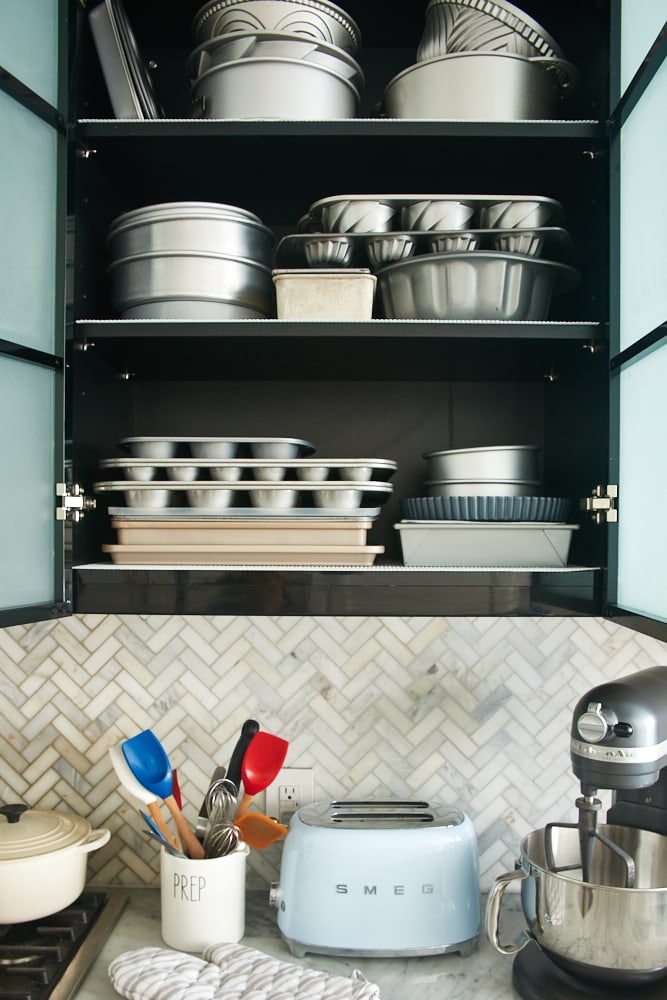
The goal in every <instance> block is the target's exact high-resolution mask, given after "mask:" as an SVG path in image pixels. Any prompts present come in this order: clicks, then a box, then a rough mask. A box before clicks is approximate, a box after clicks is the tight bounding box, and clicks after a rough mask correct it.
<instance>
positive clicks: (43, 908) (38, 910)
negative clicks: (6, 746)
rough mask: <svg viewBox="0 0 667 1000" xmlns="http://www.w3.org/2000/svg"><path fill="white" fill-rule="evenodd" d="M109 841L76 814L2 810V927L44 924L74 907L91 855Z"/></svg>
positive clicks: (106, 833) (10, 807) (104, 832)
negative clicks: (30, 921) (16, 924)
mask: <svg viewBox="0 0 667 1000" xmlns="http://www.w3.org/2000/svg"><path fill="white" fill-rule="evenodd" d="M110 836H111V834H110V831H109V830H104V829H100V830H93V829H92V827H91V825H90V823H89V822H88V821H87V820H85V819H83V817H81V816H75V815H74V814H73V813H66V812H56V811H53V810H47V809H43V810H42V809H28V807H27V806H24V805H6V806H0V924H14V923H22V922H24V921H26V920H40V919H41V918H42V917H46V916H49V915H50V914H51V913H57V912H58V910H62V909H64V908H65V907H66V906H69V905H70V903H73V902H74V900H75V899H77V897H78V896H80V895H81V893H82V892H83V889H84V885H85V881H86V862H87V858H88V855H89V854H90V852H91V851H95V850H97V848H98V847H102V846H103V845H104V844H106V842H107V841H108V839H109V837H110Z"/></svg>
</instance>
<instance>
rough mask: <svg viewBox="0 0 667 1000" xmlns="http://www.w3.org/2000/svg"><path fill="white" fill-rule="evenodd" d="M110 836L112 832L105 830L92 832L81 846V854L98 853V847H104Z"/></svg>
mask: <svg viewBox="0 0 667 1000" xmlns="http://www.w3.org/2000/svg"><path fill="white" fill-rule="evenodd" d="M110 836H111V830H106V829H104V828H102V829H100V830H91V831H90V833H89V834H88V836H87V837H86V839H85V840H84V841H83V843H81V844H79V850H80V852H81V854H90V852H91V851H96V850H97V848H98V847H104V845H105V844H106V843H107V841H108V840H109V837H110Z"/></svg>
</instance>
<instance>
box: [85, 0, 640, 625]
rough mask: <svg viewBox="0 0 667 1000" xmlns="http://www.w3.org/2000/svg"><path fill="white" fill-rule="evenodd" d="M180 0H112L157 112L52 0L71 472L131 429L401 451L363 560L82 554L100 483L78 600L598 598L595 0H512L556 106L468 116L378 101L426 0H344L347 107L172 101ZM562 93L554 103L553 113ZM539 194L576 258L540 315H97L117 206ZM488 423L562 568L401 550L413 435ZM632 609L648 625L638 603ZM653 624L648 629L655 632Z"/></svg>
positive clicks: (169, 603) (608, 58)
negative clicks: (300, 114) (62, 69)
mask: <svg viewBox="0 0 667 1000" xmlns="http://www.w3.org/2000/svg"><path fill="white" fill-rule="evenodd" d="M200 6H201V5H200V3H199V0H189V2H176V0H173V2H171V0H170V2H167V0H125V8H126V10H127V14H128V17H129V20H130V22H131V23H132V26H133V29H134V31H135V34H136V37H137V41H138V44H139V47H140V49H141V51H142V54H143V56H144V58H145V59H148V60H151V61H152V62H153V63H154V65H155V68H154V70H153V74H154V81H155V87H156V91H157V94H158V97H159V98H160V100H161V102H162V104H163V107H164V110H165V115H166V118H165V119H161V120H155V121H116V120H115V119H114V118H113V116H112V112H111V106H110V102H109V98H108V95H107V91H106V87H105V85H104V80H103V77H102V74H101V71H100V67H99V63H98V59H97V55H96V52H95V50H94V46H93V44H92V39H91V36H90V31H89V26H88V23H87V11H86V10H85V8H84V7H82V6H81V5H74V4H72V6H71V9H70V14H71V17H72V18H73V25H72V31H71V37H72V40H73V44H72V51H71V67H72V72H71V81H72V90H71V99H72V123H71V126H70V150H71V159H70V199H71V201H70V205H71V209H72V212H73V214H74V217H75V246H76V254H75V269H74V301H73V304H72V315H71V322H70V324H69V326H68V366H69V375H70V378H69V382H68V385H69V396H68V401H69V404H70V405H69V411H68V412H69V417H70V429H71V440H72V454H71V468H72V479H73V481H74V482H76V483H78V484H80V485H81V486H82V487H83V488H84V489H85V490H86V491H87V492H88V493H89V492H90V489H91V485H92V484H93V483H94V482H95V481H96V480H97V479H99V478H100V474H99V461H100V460H101V459H102V458H106V457H110V456H113V455H114V454H116V453H117V451H116V444H117V442H118V440H119V439H120V438H123V437H127V436H136V435H142V436H143V435H146V436H151V435H167V436H169V435H173V436H185V437H187V436H214V435H237V436H262V435H266V434H267V433H270V434H271V435H281V436H283V435H284V436H290V437H302V438H306V439H308V440H311V441H313V442H314V443H315V444H316V446H317V451H318V454H320V455H322V456H359V457H366V456H369V455H372V456H376V457H383V458H392V459H394V460H396V461H397V463H398V473H397V475H396V476H395V477H394V479H393V483H394V496H393V498H392V500H391V501H390V502H389V503H388V504H387V505H386V506H385V507H384V508H383V511H382V514H381V516H380V518H379V519H378V521H377V523H376V524H375V525H374V527H373V529H372V532H371V534H370V536H369V542H370V543H371V544H382V545H384V546H385V549H386V553H385V558H384V560H382V561H381V562H379V563H378V564H377V565H376V566H374V567H372V568H370V569H368V570H359V571H352V570H349V569H340V570H328V571H316V570H298V571H297V570H285V571H277V570H270V571H269V570H262V569H257V570H253V571H239V570H238V569H235V568H230V569H227V570H225V569H217V568H214V567H212V568H204V567H200V568H196V569H184V568H183V569H178V570H172V569H168V568H166V569H158V568H155V569H150V570H148V569H141V568H137V569H133V568H131V567H114V566H111V565H110V564H107V563H105V562H104V561H103V557H102V555H101V545H102V544H103V543H104V542H110V541H113V540H114V539H113V537H112V533H111V529H110V524H109V517H108V515H107V513H106V501H105V500H104V498H103V495H100V496H98V497H97V509H96V510H94V511H90V512H88V513H86V516H85V518H83V519H82V520H81V521H79V522H78V523H77V524H75V525H73V527H72V531H71V536H72V540H71V545H72V551H71V556H72V564H73V571H72V583H73V594H72V595H71V599H70V600H69V601H68V602H67V603H66V606H67V607H68V608H69V610H74V611H77V612H99V613H103V612H113V613H158V614H170V613H191V614H197V613H206V614H244V613H246V614H294V615H300V614H322V615H326V614H330V615H338V614H345V615H355V614H356V615H375V614H378V615H437V614H442V615H458V614H462V615H477V614H480V615H505V614H507V615H527V614H603V613H605V611H606V593H607V588H606V567H607V547H608V538H607V534H608V527H607V525H606V524H604V523H596V521H594V520H593V518H592V517H591V516H590V514H588V513H585V512H583V511H580V510H579V503H580V501H581V500H582V499H583V498H586V497H587V496H589V495H590V494H591V491H592V490H593V489H594V487H595V486H596V485H597V484H606V483H607V482H608V481H609V477H608V469H609V431H610V423H609V415H608V414H609V410H608V407H609V370H610V319H611V317H610V301H612V296H611V290H610V266H609V249H608V248H609V241H610V239H611V238H612V236H613V234H612V232H611V230H610V210H609V204H610V148H611V141H610V126H609V118H610V113H609V107H610V99H609V93H610V73H609V67H610V65H611V62H612V55H613V53H612V52H611V51H610V49H611V39H612V37H613V32H612V9H613V4H611V3H609V2H606V0H587V2H585V3H581V0H560V2H555V0H542V2H539V0H532V2H531V0H526V2H524V3H523V4H522V8H523V9H524V10H525V11H526V12H527V13H529V14H530V15H532V16H533V17H534V18H535V19H536V20H537V21H538V22H539V23H540V24H542V25H543V26H544V27H545V28H546V29H547V31H548V32H549V33H550V34H551V35H552V36H553V37H554V38H555V39H557V41H558V42H559V43H560V45H561V47H562V48H563V49H564V51H565V53H566V55H567V57H568V59H570V60H571V61H572V62H573V63H574V64H575V65H576V66H577V67H578V69H579V72H580V81H579V86H578V88H577V89H576V91H575V92H574V93H573V94H572V95H571V96H569V97H568V98H567V101H566V102H564V103H563V116H564V117H563V118H562V119H561V120H553V121H539V122H526V121H522V122H505V123H503V122H501V123H491V122H489V123H473V122H464V121H427V120H419V121H413V120H390V119H386V118H383V117H382V116H381V110H380V106H381V101H382V94H383V90H384V87H385V85H386V84H387V83H388V82H389V80H390V79H391V78H392V77H393V76H394V75H395V74H396V73H398V72H399V71H400V70H401V69H403V68H405V67H407V66H408V65H410V64H412V63H413V62H414V61H415V52H416V48H417V44H418V42H419V37H420V34H421V30H422V27H423V23H424V13H425V9H426V0H420V2H418V3H413V4H404V3H403V4H400V3H398V2H393V0H392V2H386V0H347V2H345V3H344V4H343V6H344V7H345V10H346V11H347V12H348V13H349V14H350V15H351V16H352V17H353V18H354V19H355V20H356V22H357V24H358V25H359V27H360V29H361V35H362V39H363V43H362V48H361V51H360V54H359V61H360V63H361V65H362V68H363V70H364V73H365V77H366V86H365V92H364V99H363V101H364V103H363V105H362V108H361V117H359V118H356V119H350V120H337V121H307V122H303V121H273V120H265V121H256V122H253V121H207V120H192V119H188V114H189V86H188V80H187V74H186V71H185V65H186V61H187V57H188V55H189V52H190V51H191V47H192V42H191V27H192V21H193V18H194V16H195V14H196V12H197V10H198V9H199V7H200ZM565 116H566V117H565ZM376 192H384V193H388V192H396V193H403V192H417V193H419V192H424V193H427V192H430V193H433V192H440V193H451V192H467V193H490V194H502V193H512V194H539V195H546V196H548V197H551V198H555V199H557V200H558V201H560V202H561V203H562V204H563V206H564V211H565V222H564V225H565V226H566V228H567V229H568V231H569V232H570V234H571V236H572V239H573V242H574V247H575V259H574V261H573V263H574V265H575V266H576V267H577V269H578V270H579V271H580V273H581V281H580V283H579V285H578V286H577V288H576V289H574V290H572V291H570V292H568V293H566V294H563V295H561V296H555V297H554V300H553V305H552V309H551V314H550V319H549V321H548V322H545V323H524V324H521V323H520V324H513V323H493V322H490V323H489V322H487V323H479V324H477V323H465V324H464V323H456V322H450V323H446V322H436V321H409V322H408V321H395V320H382V319H373V320H371V321H368V322H360V323H333V322H332V323H303V322H301V323H298V324H297V323H289V322H284V321H278V320H270V319H269V320H257V321H255V320H243V321H229V322H224V323H211V322H196V321H190V322H187V323H183V322H170V321H151V322H142V321H122V320H117V319H114V318H113V313H112V309H111V304H110V299H109V285H108V280H107V275H106V268H107V265H108V259H107V256H106V249H105V235H106V231H107V227H108V225H109V223H110V221H111V220H112V219H113V218H115V217H116V216H117V215H118V214H120V213H121V212H124V211H128V210H131V209H133V208H137V207H140V206H143V205H149V204H155V203H159V202H163V201H178V200H202V201H218V202H225V203H228V204H234V205H238V206H241V207H243V208H246V209H248V210H250V211H252V212H255V213H256V214H257V215H259V216H260V218H261V219H262V221H263V222H264V223H266V224H267V225H268V226H270V227H271V228H272V229H273V230H274V232H275V233H276V234H277V235H278V236H280V235H284V234H286V233H289V232H294V231H296V225H297V221H298V219H299V218H300V217H301V216H302V215H303V213H304V212H305V211H306V210H307V208H308V206H309V205H310V204H311V203H312V202H314V201H316V200H317V199H319V198H322V197H326V196H328V195H334V194H345V193H376ZM509 442H517V443H531V444H538V445H540V446H541V448H542V452H541V454H542V457H543V479H544V491H545V493H546V494H547V495H558V496H567V497H569V498H570V499H571V501H572V506H573V511H574V515H575V516H574V517H572V520H573V521H575V522H576V523H578V524H579V525H580V527H579V530H578V531H577V532H575V535H574V540H573V545H572V549H571V554H570V563H571V566H570V567H568V569H567V570H563V571H558V572H553V573H546V572H530V571H525V570H513V571H496V572H484V571H481V570H475V569H474V568H471V569H470V570H465V571H436V570H414V569H406V568H404V567H402V566H401V565H400V549H399V544H398V538H397V532H396V531H395V530H394V527H393V525H394V524H395V522H396V521H397V520H399V517H400V514H399V509H398V500H399V498H400V497H407V496H416V495H420V493H421V492H423V491H422V489H421V482H422V481H423V479H424V477H425V468H424V461H423V458H422V454H423V452H425V451H428V450H433V449H438V448H445V447H467V446H477V445H481V444H485V445H493V444H505V443H509ZM634 624H635V625H636V626H637V627H640V628H645V629H647V630H650V629H652V628H653V626H652V625H651V624H650V623H645V622H644V621H643V620H642V619H640V618H639V619H637V620H635V621H634ZM659 631H660V630H659V627H658V633H659Z"/></svg>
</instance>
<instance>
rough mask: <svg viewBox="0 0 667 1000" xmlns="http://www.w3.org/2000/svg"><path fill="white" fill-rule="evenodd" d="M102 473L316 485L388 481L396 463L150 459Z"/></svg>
mask: <svg viewBox="0 0 667 1000" xmlns="http://www.w3.org/2000/svg"><path fill="white" fill-rule="evenodd" d="M100 468H101V469H111V470H120V471H122V473H123V475H124V476H125V478H126V479H135V480H140V481H144V482H150V481H151V480H153V479H155V478H160V476H159V475H158V473H162V478H164V476H166V477H167V479H172V480H179V479H180V480H184V479H187V480H192V481H194V480H196V479H200V478H205V477H206V476H208V477H210V478H211V479H213V480H219V481H223V482H236V481H237V480H239V479H241V478H242V477H243V476H245V477H246V479H247V478H248V477H251V478H254V479H260V480H269V481H271V482H274V481H277V480H278V481H279V480H281V479H284V478H285V476H286V474H287V472H291V473H294V474H295V475H296V477H297V479H300V480H304V481H309V480H310V481H313V482H320V481H322V482H324V481H327V480H335V479H336V478H338V479H344V480H348V481H350V482H359V483H364V482H368V481H369V480H372V479H381V480H386V479H390V478H391V476H393V475H394V473H395V472H396V469H397V464H396V462H393V461H391V460H390V459H378V458H340V459H306V458H302V459H264V460H261V459H254V458H232V459H228V460H226V461H225V460H222V459H215V458H196V459H195V458H172V459H170V460H168V461H166V462H164V463H160V462H156V460H155V459H150V458H107V459H103V460H102V461H101V462H100Z"/></svg>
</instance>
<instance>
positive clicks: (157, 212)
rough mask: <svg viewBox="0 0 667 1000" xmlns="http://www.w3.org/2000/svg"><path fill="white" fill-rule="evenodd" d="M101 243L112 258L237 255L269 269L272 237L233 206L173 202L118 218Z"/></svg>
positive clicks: (267, 229) (254, 217)
mask: <svg viewBox="0 0 667 1000" xmlns="http://www.w3.org/2000/svg"><path fill="white" fill-rule="evenodd" d="M106 244H107V248H108V251H109V254H110V256H111V258H112V260H121V259H124V258H127V257H133V256H134V255H136V254H144V253H161V252H168V251H173V252H187V253H195V254H196V253H213V254H220V255H222V256H224V257H240V258H242V259H248V260H254V261H257V262H258V263H260V264H264V265H265V266H266V267H270V266H271V264H272V262H273V254H274V244H275V237H274V235H273V233H272V231H271V230H270V229H269V228H268V226H265V225H263V223H262V222H261V220H260V219H259V218H258V217H256V216H250V213H244V214H240V213H239V212H237V211H236V210H235V208H234V206H230V205H223V204H219V205H216V204H211V203H210V202H183V203H181V204H179V203H178V202H175V203H174V202H172V203H170V204H167V205H164V204H162V205H152V206H148V207H145V208H142V209H140V210H139V211H132V212H126V213H124V214H123V215H119V216H118V217H117V218H116V219H114V221H113V222H112V223H111V225H110V227H109V231H108V234H107V238H106Z"/></svg>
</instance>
